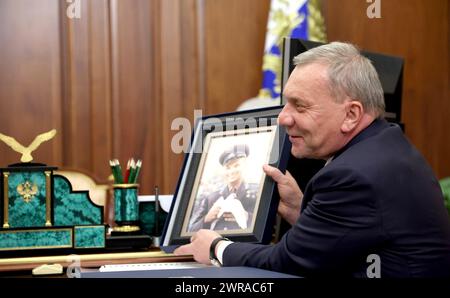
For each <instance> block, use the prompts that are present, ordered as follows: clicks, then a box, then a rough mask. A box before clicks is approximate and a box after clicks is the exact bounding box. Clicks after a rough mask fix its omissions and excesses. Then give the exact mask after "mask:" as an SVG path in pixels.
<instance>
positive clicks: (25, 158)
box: [0, 129, 56, 162]
mask: <svg viewBox="0 0 450 298" xmlns="http://www.w3.org/2000/svg"><path fill="white" fill-rule="evenodd" d="M55 135H56V129H52V130H50V131H48V132H45V133H42V134H40V135H38V136H37V137H36V138H34V141H33V142H31V144H30V145H29V146H28V147H25V146H23V145H22V144H20V143H19V142H17V141H16V140H15V139H14V138H12V137H8V136H6V135H4V134H2V133H0V140H2V141H3V142H5V144H6V145H8V146H9V147H11V148H12V149H13V150H14V151H16V152H19V153H21V154H22V157H21V158H20V161H21V162H30V161H32V160H33V157H32V156H31V152H33V151H34V150H36V149H37V148H38V147H39V146H40V145H41V143H42V142H45V141H48V140H51V139H52V138H53V137H54V136H55Z"/></svg>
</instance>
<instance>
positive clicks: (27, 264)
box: [0, 249, 193, 276]
mask: <svg viewBox="0 0 450 298" xmlns="http://www.w3.org/2000/svg"><path fill="white" fill-rule="evenodd" d="M75 258H77V260H79V261H80V267H82V268H98V267H100V266H102V265H107V264H131V263H158V262H183V261H193V259H192V257H191V256H175V255H173V254H167V253H165V252H162V251H160V250H156V249H152V250H149V251H139V252H117V253H97V254H77V255H74V254H72V255H57V256H43V257H25V258H1V259H0V273H1V275H3V276H5V275H6V276H16V275H17V276H20V275H25V276H26V275H28V276H30V275H31V270H33V269H34V268H36V267H38V266H40V265H43V264H61V265H62V266H63V267H64V268H67V267H68V266H69V265H71V264H73V263H74V259H75Z"/></svg>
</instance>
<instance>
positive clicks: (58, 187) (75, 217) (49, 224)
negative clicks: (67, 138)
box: [0, 163, 106, 252]
mask: <svg viewBox="0 0 450 298" xmlns="http://www.w3.org/2000/svg"><path fill="white" fill-rule="evenodd" d="M54 170H56V168H55V167H48V166H46V165H44V164H36V163H19V164H14V165H10V166H8V167H6V168H0V174H1V179H0V189H1V200H0V208H1V211H2V212H1V214H0V222H1V226H0V252H1V251H15V250H35V249H68V248H69V249H80V248H81V249H86V248H104V247H105V238H106V227H105V225H104V224H103V207H102V206H98V205H95V204H94V203H93V202H92V200H91V199H90V197H89V192H88V191H72V186H71V184H70V182H69V180H68V179H67V178H65V177H64V176H60V175H53V171H54Z"/></svg>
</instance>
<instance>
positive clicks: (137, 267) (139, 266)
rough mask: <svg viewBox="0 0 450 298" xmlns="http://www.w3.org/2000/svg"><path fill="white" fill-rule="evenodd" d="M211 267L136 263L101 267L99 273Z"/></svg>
mask: <svg viewBox="0 0 450 298" xmlns="http://www.w3.org/2000/svg"><path fill="white" fill-rule="evenodd" d="M210 266H211V265H204V264H200V263H197V262H167V263H136V264H113V265H103V266H101V267H100V269H99V271H100V272H117V271H119V272H120V271H142V270H170V269H189V268H205V267H210Z"/></svg>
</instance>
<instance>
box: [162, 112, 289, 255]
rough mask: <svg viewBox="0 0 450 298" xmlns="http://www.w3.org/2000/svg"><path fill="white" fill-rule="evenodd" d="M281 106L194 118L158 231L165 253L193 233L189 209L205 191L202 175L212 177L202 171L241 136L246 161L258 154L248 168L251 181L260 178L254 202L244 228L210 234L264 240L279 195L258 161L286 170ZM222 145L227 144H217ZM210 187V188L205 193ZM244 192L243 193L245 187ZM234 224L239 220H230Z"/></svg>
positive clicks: (269, 235)
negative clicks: (174, 185) (246, 155)
mask: <svg viewBox="0 0 450 298" xmlns="http://www.w3.org/2000/svg"><path fill="white" fill-rule="evenodd" d="M282 108H283V106H274V107H267V108H261V109H254V110H248V111H239V112H232V113H226V114H218V115H210V116H205V117H202V118H200V119H198V120H197V121H196V125H195V128H194V133H193V136H192V140H191V146H190V148H189V152H188V153H186V154H185V158H184V163H183V167H182V170H181V173H180V176H179V179H178V183H177V187H176V191H175V193H174V197H173V200H172V205H171V209H170V212H169V215H168V217H167V220H166V224H165V227H164V231H163V233H162V239H161V248H162V249H163V250H164V251H166V252H171V251H173V250H174V249H175V248H176V247H178V246H180V245H183V244H186V243H189V240H190V237H191V235H192V234H193V233H194V232H195V230H191V229H190V227H191V220H193V213H194V210H196V209H195V208H198V206H199V204H200V202H201V201H202V200H204V199H205V197H206V196H207V195H205V194H204V193H205V192H203V195H202V191H201V190H200V189H201V186H200V184H202V182H203V181H205V179H207V178H206V177H214V175H209V176H208V175H207V174H206V173H207V171H208V170H209V171H210V172H214V171H215V170H217V168H220V167H222V165H221V164H220V162H216V163H214V162H213V161H214V160H216V159H219V160H220V158H219V155H220V156H223V155H224V154H225V153H224V152H226V148H231V147H233V148H234V149H236V147H235V146H234V145H239V146H241V145H243V142H242V141H243V140H245V142H244V143H245V144H244V147H245V145H248V148H249V152H250V153H249V154H248V160H250V156H251V155H252V151H253V152H254V153H255V152H258V154H259V157H255V156H256V153H255V154H254V156H253V157H252V158H253V162H254V164H251V166H252V167H250V170H251V172H252V173H253V174H252V175H253V179H256V178H255V177H260V179H261V180H260V182H261V183H259V184H256V183H253V185H257V186H256V188H255V186H253V188H252V191H253V193H254V194H255V197H256V201H255V206H254V209H252V211H253V212H251V213H252V215H251V216H248V219H249V222H250V223H249V224H248V225H247V227H246V228H245V226H243V227H242V228H241V226H239V227H240V228H238V229H231V230H225V229H222V230H221V229H219V230H216V232H218V233H219V234H221V235H223V236H226V237H227V238H229V239H230V240H232V241H240V242H251V243H263V244H266V243H269V242H270V240H271V239H272V234H273V227H274V222H275V216H276V211H277V207H278V201H279V194H278V190H277V187H276V183H275V182H274V181H273V179H272V178H270V177H268V176H267V175H265V173H264V172H263V170H262V164H261V160H263V159H264V156H265V157H267V159H266V160H264V161H263V163H267V164H270V165H272V166H274V167H277V168H278V169H280V170H281V171H282V172H283V173H284V172H285V170H286V166H287V162H288V159H289V153H290V146H291V144H290V142H289V139H288V137H287V134H286V131H285V129H284V128H283V127H282V126H279V125H278V124H277V118H278V115H279V113H280V112H281V110H282ZM224 144H228V146H223V145H224ZM225 147H226V148H225ZM219 148H220V150H223V151H222V153H221V154H219V152H218V150H219ZM240 148H242V147H240ZM261 148H262V149H261ZM204 149H207V150H204ZM238 150H240V149H238ZM228 152H229V151H228ZM261 152H263V153H261ZM266 153H267V155H265V154H266ZM246 159H247V158H246ZM255 160H258V162H255ZM222 161H223V160H222ZM247 166H248V164H247ZM255 173H256V174H255ZM258 173H259V174H260V176H258ZM202 185H203V184H202ZM248 185H250V183H248V184H247V186H248ZM223 186H225V184H223V185H220V183H219V185H218V186H217V191H219V190H220V189H221V187H223ZM223 189H224V188H223ZM255 189H256V190H255ZM214 191H215V190H214V189H212V190H211V192H210V193H213V192H214ZM247 193H249V191H248V190H247ZM222 198H223V197H222ZM248 214H250V213H248ZM236 222H239V221H238V220H236ZM241 222H242V221H241ZM210 229H211V227H210Z"/></svg>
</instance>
